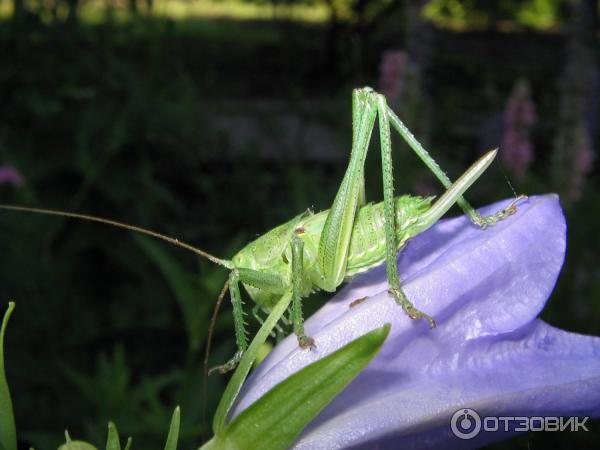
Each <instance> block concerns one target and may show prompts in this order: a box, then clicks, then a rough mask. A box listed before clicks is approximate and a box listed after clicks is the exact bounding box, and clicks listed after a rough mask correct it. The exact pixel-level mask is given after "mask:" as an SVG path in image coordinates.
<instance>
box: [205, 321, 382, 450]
mask: <svg viewBox="0 0 600 450" xmlns="http://www.w3.org/2000/svg"><path fill="white" fill-rule="evenodd" d="M389 330H390V325H389V324H387V325H385V326H383V327H382V328H378V329H376V330H373V331H371V332H370V333H367V334H366V335H364V336H362V337H359V338H358V339H356V340H354V341H352V342H350V343H349V344H347V345H345V346H344V347H342V348H341V349H339V350H337V351H335V352H334V353H332V354H331V355H329V356H327V357H325V358H323V359H321V360H319V361H317V362H314V363H312V364H310V365H309V366H307V367H305V368H304V369H302V370H300V371H299V372H297V373H295V374H294V375H292V376H291V377H289V378H287V379H286V380H284V381H282V382H281V383H279V384H278V385H277V386H275V387H274V388H273V389H271V390H270V391H269V392H267V393H266V394H265V395H264V396H263V397H261V398H260V399H259V400H258V401H256V402H255V403H254V404H252V406H250V407H249V408H248V409H246V410H244V411H243V412H242V413H241V414H240V415H239V416H238V417H236V418H235V420H233V422H231V423H230V424H229V425H228V426H227V427H226V428H225V430H224V431H223V432H222V433H221V435H217V436H216V438H214V439H213V445H212V446H209V447H212V448H213V449H218V448H226V449H239V450H242V449H253V448H260V449H263V450H284V449H286V448H287V447H289V446H290V445H291V444H292V443H293V442H294V440H295V439H296V438H297V437H298V435H299V434H300V432H301V431H302V430H303V429H304V428H305V427H306V426H307V425H308V424H309V423H310V421H311V420H312V419H313V418H314V417H315V416H316V415H317V414H318V413H319V412H321V411H322V410H323V408H325V406H327V404H328V403H329V402H330V401H331V400H333V398H334V397H335V396H336V395H337V394H339V393H340V392H341V391H342V390H343V389H344V388H345V387H346V386H347V385H348V384H349V383H350V382H351V381H352V380H353V379H354V378H355V377H356V376H357V375H358V374H359V373H360V372H361V371H362V370H363V369H364V368H365V367H366V366H367V364H369V362H370V361H371V360H372V359H373V357H374V356H375V355H376V354H377V352H378V351H379V349H380V348H381V346H382V345H383V342H384V341H385V339H386V337H387V335H388V333H389Z"/></svg>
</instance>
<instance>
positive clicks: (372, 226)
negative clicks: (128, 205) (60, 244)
mask: <svg viewBox="0 0 600 450" xmlns="http://www.w3.org/2000/svg"><path fill="white" fill-rule="evenodd" d="M377 117H378V118H379V133H380V143H381V159H382V168H383V202H381V203H377V204H373V203H366V202H365V182H364V180H365V178H364V164H365V158H366V155H367V150H368V147H369V142H370V139H371V134H372V131H373V128H374V126H375V120H376V118H377ZM352 122H353V132H352V151H351V154H350V162H349V164H348V168H347V169H346V173H345V175H344V178H343V180H342V183H341V185H340V188H339V190H338V192H337V195H336V196H335V199H334V201H333V204H332V206H331V209H329V210H326V211H322V212H320V213H317V214H314V213H313V212H312V211H310V210H309V211H306V212H304V213H302V214H300V215H298V216H296V217H294V218H293V219H291V220H290V221H288V222H286V223H284V224H283V225H280V226H278V227H276V228H274V229H273V230H271V231H269V232H268V233H266V234H264V235H263V236H261V237H259V238H258V239H256V240H255V241H253V242H251V243H249V244H248V245H246V246H245V247H244V248H243V249H241V250H240V251H239V252H238V253H237V254H236V255H235V256H234V257H233V258H232V259H231V260H224V259H220V258H217V257H215V256H213V255H211V254H209V253H207V252H205V251H203V250H200V249H197V248H195V247H193V246H191V245H189V244H186V243H185V242H181V241H179V240H177V239H174V238H171V237H168V236H164V235H162V234H159V233H156V232H154V231H150V230H146V229H143V228H139V227H135V226H132V225H127V224H123V223H120V222H115V221H112V220H108V219H103V218H100V217H95V216H89V215H83V214H76V213H69V212H62V211H54V210H45V209H36V208H28V207H21V206H12V205H0V208H3V209H11V210H20V211H29V212H38V213H44V214H53V215H62V216H67V217H74V218H79V219H85V220H91V221H95V222H101V223H105V224H109V225H113V226H117V227H121V228H125V229H128V230H131V231H136V232H140V233H144V234H147V235H150V236H153V237H155V238H159V239H162V240H165V241H168V242H170V243H172V244H174V245H177V246H180V247H183V248H186V249H188V250H191V251H192V252H194V253H196V254H198V255H200V256H202V257H205V258H207V259H209V260H210V261H212V262H214V263H216V264H219V265H221V266H224V267H226V268H227V269H229V270H230V274H229V278H228V280H227V282H226V285H225V287H224V290H223V291H222V292H225V290H226V289H227V286H228V288H229V292H230V296H231V302H232V304H233V317H234V327H235V337H236V343H237V352H236V353H235V355H234V356H233V358H231V359H230V360H229V361H228V362H226V363H225V364H223V365H221V366H218V367H216V368H214V369H213V370H217V371H219V372H221V373H224V372H227V371H229V370H231V369H233V368H234V367H235V366H236V365H237V363H238V362H239V361H240V359H241V357H242V355H243V354H244V352H245V350H246V349H247V348H248V339H247V334H246V330H245V324H244V319H243V316H244V312H243V310H242V296H241V292H240V284H241V285H243V286H244V288H245V290H246V291H247V292H248V294H249V295H250V297H251V298H252V300H254V302H255V304H256V306H255V307H254V309H253V312H254V315H255V316H256V317H257V318H258V314H257V312H258V310H259V309H262V310H263V311H265V312H270V310H271V309H272V308H273V307H274V306H275V305H276V304H277V303H278V302H279V301H280V299H281V298H282V297H284V296H289V295H291V296H292V303H291V311H290V313H291V314H290V317H291V322H292V324H293V330H294V333H295V335H296V336H297V338H298V343H299V345H300V347H302V348H311V347H313V346H314V345H315V343H314V340H313V339H312V338H311V337H309V336H307V335H306V334H305V331H304V325H303V318H302V298H303V297H306V296H308V295H309V294H310V293H311V292H314V291H316V290H324V291H327V292H334V291H335V290H336V289H337V288H338V287H339V286H340V285H341V284H342V283H343V282H344V281H347V280H349V279H351V278H352V277H354V276H355V275H357V274H359V273H362V272H365V271H368V270H370V269H371V268H373V267H375V266H377V265H379V264H381V263H382V262H384V261H385V264H386V273H387V280H388V283H389V291H388V292H389V295H390V297H392V298H393V299H394V301H395V302H396V303H397V304H398V305H399V306H401V307H402V309H403V310H404V312H405V313H406V314H407V315H408V316H409V317H410V318H411V319H415V320H417V319H424V320H426V321H427V322H428V323H429V326H430V327H431V328H433V327H435V321H434V320H433V318H431V317H430V316H428V315H427V314H426V313H424V312H422V311H419V310H418V309H417V308H415V307H414V305H413V304H412V303H411V302H410V300H409V299H408V298H407V297H406V295H405V294H404V292H403V291H402V287H401V283H400V277H399V275H398V267H397V258H396V255H397V253H398V252H399V251H400V250H401V249H402V248H403V247H404V246H405V245H406V243H407V242H408V240H409V239H411V238H412V237H414V236H416V235H417V234H419V233H421V232H423V231H425V230H426V229H428V228H429V227H431V226H432V225H433V224H435V223H436V222H437V221H438V220H439V219H440V218H441V217H442V216H443V215H444V214H445V213H446V212H447V211H448V209H450V207H451V206H452V205H453V204H454V203H458V205H459V206H460V207H461V208H462V210H463V211H464V212H465V213H466V214H468V216H469V217H470V219H471V221H472V222H473V223H474V224H475V225H477V226H479V227H481V228H485V227H487V226H489V225H493V224H495V223H496V222H497V221H499V220H502V219H504V218H505V217H507V216H509V215H511V214H513V213H514V212H515V211H516V203H517V201H518V200H520V198H521V197H519V198H517V199H516V200H515V201H514V202H513V203H512V204H511V205H509V207H508V208H505V209H503V210H501V211H498V212H496V213H495V214H493V215H490V216H486V217H483V216H481V215H480V214H479V213H477V212H476V211H475V210H474V209H473V208H472V207H471V206H470V205H469V203H467V202H466V200H464V199H463V197H462V194H463V193H464V192H465V191H466V190H467V189H468V188H469V186H471V184H473V182H474V181H475V180H476V179H477V178H479V176H481V174H482V173H483V172H484V171H485V170H486V169H487V167H488V166H489V165H490V164H491V162H492V160H493V159H494V157H495V156H496V153H497V150H492V151H489V152H487V153H486V154H485V155H483V156H482V157H481V158H480V159H479V160H477V161H476V162H475V163H474V164H473V165H472V166H471V167H470V168H469V169H468V170H467V171H466V172H465V173H464V174H463V175H461V177H460V178H459V179H458V180H457V181H456V182H455V183H452V182H451V181H450V179H449V178H448V177H447V176H446V174H445V173H444V172H443V171H442V170H441V169H440V167H439V166H438V165H437V163H436V162H435V161H434V160H433V158H431V156H429V154H428V153H427V152H426V151H425V149H424V148H423V147H422V146H421V145H420V144H419V142H418V141H417V140H416V139H415V138H414V136H413V135H412V134H411V133H410V132H409V131H408V129H407V128H406V127H405V126H404V124H403V123H402V122H401V121H400V119H399V118H398V117H397V116H396V115H395V114H394V112H393V111H392V110H391V109H390V108H389V107H388V106H387V104H386V100H385V97H384V96H383V95H381V94H378V93H377V92H375V91H374V90H372V89H370V88H368V87H366V88H362V89H356V90H354V92H353V97H352ZM390 124H391V126H393V127H394V129H396V130H397V131H398V132H399V133H400V135H401V136H402V137H403V138H404V139H405V141H406V142H407V143H408V144H409V146H410V147H411V148H412V149H413V150H414V151H415V152H416V153H417V155H418V156H419V157H420V158H421V160H423V162H424V163H425V164H426V165H427V167H429V169H430V170H431V171H432V172H433V173H434V175H435V176H436V177H437V178H438V179H439V180H440V182H441V183H442V184H443V185H444V187H445V188H446V189H447V190H446V192H445V193H444V194H443V195H442V196H441V197H440V198H439V199H437V200H436V201H435V202H433V198H432V197H429V198H422V197H416V196H409V195H403V196H400V197H394V186H393V176H392V154H391V153H392V147H391V136H390V134H391V131H390Z"/></svg>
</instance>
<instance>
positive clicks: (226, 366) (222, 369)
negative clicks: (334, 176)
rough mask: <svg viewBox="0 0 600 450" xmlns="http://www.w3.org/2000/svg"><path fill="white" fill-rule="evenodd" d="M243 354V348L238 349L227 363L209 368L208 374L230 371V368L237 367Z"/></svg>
mask: <svg viewBox="0 0 600 450" xmlns="http://www.w3.org/2000/svg"><path fill="white" fill-rule="evenodd" d="M243 354H244V351H243V350H238V351H237V352H236V354H235V355H233V358H231V359H230V360H229V361H227V362H226V363H225V364H223V365H220V366H217V367H213V368H211V369H209V370H208V376H211V375H212V374H213V373H215V372H219V373H220V374H224V373H227V372H229V371H230V370H233V369H235V368H236V366H237V365H238V363H239V362H240V359H242V356H243Z"/></svg>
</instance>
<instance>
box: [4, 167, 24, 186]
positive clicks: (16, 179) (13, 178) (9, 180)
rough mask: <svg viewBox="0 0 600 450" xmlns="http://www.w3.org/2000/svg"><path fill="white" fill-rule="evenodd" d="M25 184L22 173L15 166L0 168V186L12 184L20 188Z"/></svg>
mask: <svg viewBox="0 0 600 450" xmlns="http://www.w3.org/2000/svg"><path fill="white" fill-rule="evenodd" d="M24 183H25V179H24V178H23V176H22V175H21V173H20V172H19V171H18V170H17V169H15V168H14V167H13V166H8V165H5V166H0V184H12V185H13V186H16V187H19V186H22V185H23V184H24Z"/></svg>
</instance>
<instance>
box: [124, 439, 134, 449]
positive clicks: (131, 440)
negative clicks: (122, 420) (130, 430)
mask: <svg viewBox="0 0 600 450" xmlns="http://www.w3.org/2000/svg"><path fill="white" fill-rule="evenodd" d="M132 443H133V439H132V438H131V436H129V437H128V438H127V442H126V443H125V450H130V449H131V444H132Z"/></svg>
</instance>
